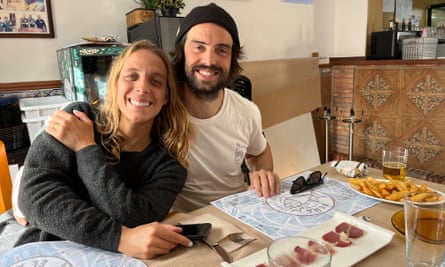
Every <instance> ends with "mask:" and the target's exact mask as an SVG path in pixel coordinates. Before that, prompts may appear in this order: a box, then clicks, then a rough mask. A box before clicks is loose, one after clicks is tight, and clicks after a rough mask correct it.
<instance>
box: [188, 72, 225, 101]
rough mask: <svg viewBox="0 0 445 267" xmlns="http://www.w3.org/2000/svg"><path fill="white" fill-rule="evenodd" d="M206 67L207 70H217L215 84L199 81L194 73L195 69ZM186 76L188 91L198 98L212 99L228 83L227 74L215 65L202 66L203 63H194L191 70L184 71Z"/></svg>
mask: <svg viewBox="0 0 445 267" xmlns="http://www.w3.org/2000/svg"><path fill="white" fill-rule="evenodd" d="M203 68H206V69H208V70H209V71H214V72H218V73H219V74H220V76H219V78H218V80H217V81H216V84H211V83H209V82H206V81H200V80H198V78H197V77H196V75H195V73H196V70H197V69H203ZM186 76H187V84H188V86H189V88H190V91H191V92H192V93H193V94H194V95H195V96H196V97H198V98H200V99H207V100H213V99H216V97H217V96H218V92H219V91H220V90H223V89H224V88H225V87H226V85H227V84H228V75H227V73H225V72H224V71H223V70H222V69H221V68H219V67H216V66H213V65H212V66H210V67H209V66H204V65H196V66H194V67H193V68H192V70H191V71H186Z"/></svg>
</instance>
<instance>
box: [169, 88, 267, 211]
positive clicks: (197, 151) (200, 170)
mask: <svg viewBox="0 0 445 267" xmlns="http://www.w3.org/2000/svg"><path fill="white" fill-rule="evenodd" d="M190 120H191V122H192V124H193V125H194V127H195V131H196V136H195V139H194V140H193V144H192V147H191V150H190V152H189V158H188V162H189V167H188V168H187V173H188V174H187V180H186V183H185V186H184V188H183V191H182V193H181V194H179V196H178V197H177V199H176V203H175V205H174V207H173V209H174V210H177V211H183V212H186V211H190V210H194V209H197V208H200V207H203V206H206V205H208V204H209V203H210V202H211V201H213V200H216V199H219V198H221V197H224V196H227V195H231V194H234V193H238V192H241V191H244V190H246V188H247V184H246V183H245V182H244V176H243V174H242V171H241V164H242V162H243V160H244V158H245V155H246V153H247V154H251V155H259V154H261V153H262V152H263V151H264V150H265V149H266V145H267V142H266V139H265V138H264V136H263V130H262V125H261V114H260V111H259V109H258V107H257V106H256V105H255V104H254V103H253V102H251V101H249V100H248V99H246V98H243V97H242V96H240V95H239V94H238V93H237V92H235V91H232V90H230V89H225V90H224V100H223V104H222V107H221V109H220V110H219V111H218V113H217V114H216V115H215V116H213V117H211V118H208V119H198V118H195V117H193V116H191V118H190Z"/></svg>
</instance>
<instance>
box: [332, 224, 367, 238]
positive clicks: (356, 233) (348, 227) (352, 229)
mask: <svg viewBox="0 0 445 267" xmlns="http://www.w3.org/2000/svg"><path fill="white" fill-rule="evenodd" d="M335 232H337V233H345V234H346V235H347V236H348V237H349V238H359V237H361V236H363V234H364V233H365V231H363V230H362V229H360V228H358V227H356V226H354V225H352V224H349V223H345V222H343V223H341V224H339V225H337V227H335Z"/></svg>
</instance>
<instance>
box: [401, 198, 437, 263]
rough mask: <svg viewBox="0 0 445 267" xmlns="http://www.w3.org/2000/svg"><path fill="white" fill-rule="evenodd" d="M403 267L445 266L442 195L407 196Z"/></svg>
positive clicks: (405, 203)
mask: <svg viewBox="0 0 445 267" xmlns="http://www.w3.org/2000/svg"><path fill="white" fill-rule="evenodd" d="M404 209H405V240H406V241H405V242H406V266H408V267H439V266H445V257H444V256H445V255H444V253H445V200H444V196H443V194H442V193H439V192H423V193H407V194H406V195H405V202H404Z"/></svg>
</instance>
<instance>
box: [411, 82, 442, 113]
mask: <svg viewBox="0 0 445 267" xmlns="http://www.w3.org/2000/svg"><path fill="white" fill-rule="evenodd" d="M406 95H407V97H408V98H409V99H410V100H411V102H413V103H414V105H415V106H416V107H417V108H418V109H419V110H421V111H422V112H423V113H425V114H426V113H428V112H430V111H431V110H433V109H434V108H435V107H437V106H438V105H440V104H441V103H442V102H444V101H445V90H444V89H443V88H442V87H441V86H440V84H439V83H438V82H437V81H436V80H435V79H434V78H433V77H431V75H427V76H425V77H424V78H423V79H421V80H420V81H419V82H418V83H417V84H416V85H415V86H414V87H412V88H410V89H408V91H407V93H406Z"/></svg>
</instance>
